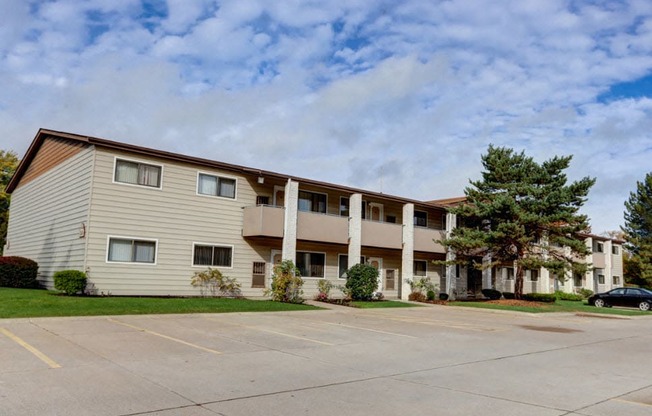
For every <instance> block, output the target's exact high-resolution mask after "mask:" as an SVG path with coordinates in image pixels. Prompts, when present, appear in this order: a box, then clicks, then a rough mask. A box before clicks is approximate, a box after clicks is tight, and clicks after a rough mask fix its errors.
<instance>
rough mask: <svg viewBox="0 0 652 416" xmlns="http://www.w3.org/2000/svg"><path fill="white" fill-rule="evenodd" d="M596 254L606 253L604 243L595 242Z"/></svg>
mask: <svg viewBox="0 0 652 416" xmlns="http://www.w3.org/2000/svg"><path fill="white" fill-rule="evenodd" d="M595 252H596V253H604V243H603V242H601V241H596V242H595Z"/></svg>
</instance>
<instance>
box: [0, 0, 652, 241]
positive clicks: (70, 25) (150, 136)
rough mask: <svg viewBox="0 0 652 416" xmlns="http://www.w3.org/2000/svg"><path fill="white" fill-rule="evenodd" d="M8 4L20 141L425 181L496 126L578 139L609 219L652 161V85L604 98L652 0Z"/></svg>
mask: <svg viewBox="0 0 652 416" xmlns="http://www.w3.org/2000/svg"><path fill="white" fill-rule="evenodd" d="M7 4H8V3H6V2H4V3H0V73H2V77H0V125H2V126H3V143H2V147H3V148H4V147H8V148H13V149H15V150H18V151H19V152H22V151H24V150H25V149H26V147H27V146H28V144H29V143H28V141H29V139H31V137H32V136H33V134H34V133H35V132H36V130H37V128H38V127H48V128H55V129H60V130H67V131H72V132H79V133H82V134H92V135H98V136H102V137H107V138H112V139H116V140H122V141H126V142H131V143H137V144H142V145H147V146H151V147H159V148H164V149H166V150H171V151H178V152H182V153H187V154H194V155H200V156H205V157H213V158H216V159H219V160H224V161H227V162H232V163H241V164H245V165H250V166H254V167H260V168H264V169H271V170H276V171H280V172H286V173H290V174H294V175H299V176H307V177H312V178H315V179H320V180H325V181H331V182H336V183H344V184H348V185H352V186H360V187H369V188H370V189H373V190H382V191H383V192H385V193H389V194H398V195H403V196H407V197H413V198H418V199H434V198H440V197H448V196H454V195H460V194H461V193H462V191H463V188H464V187H465V186H466V185H467V184H468V179H469V178H478V177H479V172H480V168H481V166H480V154H481V153H482V152H484V151H486V148H487V145H488V144H489V143H494V144H497V145H503V146H510V147H514V148H516V149H517V150H519V151H520V150H524V151H526V153H528V154H530V155H532V156H534V157H535V158H536V159H537V160H540V161H541V160H543V159H545V158H549V157H551V156H553V155H555V154H560V155H561V154H574V155H575V157H574V159H573V164H572V167H571V169H570V171H569V174H570V177H571V179H579V178H581V177H582V176H586V175H590V176H595V177H597V179H598V182H597V184H596V186H595V188H594V190H593V191H592V193H591V199H590V201H589V203H588V204H587V213H589V214H590V215H591V216H592V217H593V222H594V225H595V227H594V229H595V230H596V231H602V230H605V229H615V228H617V226H618V224H619V223H620V222H621V221H622V204H623V201H624V200H625V198H626V197H627V193H628V192H629V190H631V189H633V186H634V185H635V182H636V180H641V179H642V178H643V177H644V175H645V173H646V172H647V171H649V169H650V168H649V158H650V156H651V155H652V133H651V132H652V122H651V121H650V120H652V117H650V115H651V113H652V104H651V102H650V99H645V98H643V99H622V100H616V101H613V102H609V103H601V102H598V101H597V100H596V97H597V96H598V95H599V94H601V93H604V92H606V91H608V90H609V88H610V86H611V85H612V84H614V83H616V82H621V81H632V80H635V79H637V78H639V77H642V76H645V75H647V74H650V73H651V71H652V3H650V2H648V1H645V0H632V1H629V2H616V3H613V4H612V3H605V4H600V3H597V4H595V3H594V2H589V1H587V2H583V1H578V2H573V3H572V7H571V6H569V3H568V2H566V1H561V0H550V1H537V0H532V1H511V2H504V3H501V4H500V5H497V3H496V2H494V1H489V0H486V1H477V2H469V1H465V0H452V1H448V2H435V1H421V0H411V1H402V2H398V3H397V2H390V1H372V2H369V1H366V0H358V1H349V2H346V4H343V3H339V4H338V3H337V2H336V3H333V2H306V1H299V0H296V1H291V2H288V1H284V2H266V1H256V0H247V1H244V0H243V1H235V0H229V1H222V2H217V1H212V0H193V1H190V0H188V1H185V0H184V1H173V0H170V1H168V2H167V3H166V5H167V7H166V8H165V9H161V13H160V14H156V15H151V16H147V10H146V9H145V8H144V6H143V5H142V4H141V2H140V1H138V0H122V1H113V0H111V1H109V0H91V1H82V0H78V1H73V0H57V1H51V2H47V3H34V4H33V7H32V8H31V10H32V11H33V14H32V15H30V7H28V5H26V3H20V2H19V3H18V5H17V6H16V7H7ZM98 16H101V18H100V21H97V19H98ZM381 173H382V175H381Z"/></svg>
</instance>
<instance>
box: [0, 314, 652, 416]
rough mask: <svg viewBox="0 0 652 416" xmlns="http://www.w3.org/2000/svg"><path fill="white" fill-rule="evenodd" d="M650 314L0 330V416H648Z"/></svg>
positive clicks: (185, 321)
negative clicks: (641, 316)
mask: <svg viewBox="0 0 652 416" xmlns="http://www.w3.org/2000/svg"><path fill="white" fill-rule="evenodd" d="M651 341H652V315H651V316H650V317H646V318H643V319H605V318H600V317H578V316H574V315H563V314H562V315H560V314H557V315H528V314H519V313H497V312H492V311H485V310H474V309H466V308H453V307H442V306H433V307H420V308H399V309H375V310H357V309H352V308H334V309H331V310H323V311H303V312H281V313H242V314H198V315H140V316H113V317H83V318H38V319H5V320H0V415H2V416H4V415H12V416H13V415H67V416H74V415H136V414H142V415H162V416H173V415H184V416H185V415H187V416H195V415H197V416H205V415H206V416H207V415H214V414H221V415H229V416H233V415H274V414H287V415H294V414H310V415H332V414H334V413H340V414H346V415H368V414H373V415H396V414H399V413H406V414H415V415H421V414H423V415H426V414H428V415H431V414H433V413H434V414H445V415H474V414H478V415H480V414H482V415H486V414H487V413H489V414H500V415H524V414H527V415H585V416H603V415H621V414H626V415H628V416H629V415H633V416H636V415H650V414H652V379H651V378H650V377H649V374H648V373H649V368H651V367H652V366H651V364H652V354H650V353H649V351H650V347H649V346H650V343H651Z"/></svg>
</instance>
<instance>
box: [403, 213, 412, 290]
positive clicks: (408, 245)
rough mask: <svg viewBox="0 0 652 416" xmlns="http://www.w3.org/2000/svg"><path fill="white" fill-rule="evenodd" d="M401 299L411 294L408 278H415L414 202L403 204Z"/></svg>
mask: <svg viewBox="0 0 652 416" xmlns="http://www.w3.org/2000/svg"><path fill="white" fill-rule="evenodd" d="M401 269H402V270H401V299H404V300H406V299H407V298H408V296H409V295H410V284H409V283H408V280H410V281H411V280H413V279H414V276H413V274H414V204H405V205H403V253H402V259H401Z"/></svg>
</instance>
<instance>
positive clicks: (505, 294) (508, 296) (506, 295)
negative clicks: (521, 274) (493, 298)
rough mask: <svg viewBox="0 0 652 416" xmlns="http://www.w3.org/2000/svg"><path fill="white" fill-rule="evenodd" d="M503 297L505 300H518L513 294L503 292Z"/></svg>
mask: <svg viewBox="0 0 652 416" xmlns="http://www.w3.org/2000/svg"><path fill="white" fill-rule="evenodd" d="M503 297H504V298H505V299H516V296H515V295H514V293H513V292H503Z"/></svg>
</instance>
